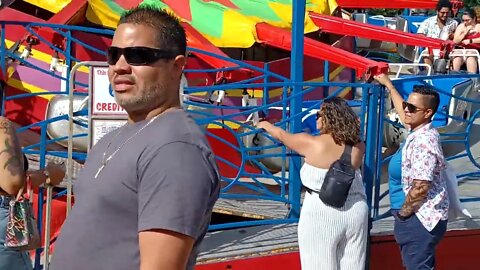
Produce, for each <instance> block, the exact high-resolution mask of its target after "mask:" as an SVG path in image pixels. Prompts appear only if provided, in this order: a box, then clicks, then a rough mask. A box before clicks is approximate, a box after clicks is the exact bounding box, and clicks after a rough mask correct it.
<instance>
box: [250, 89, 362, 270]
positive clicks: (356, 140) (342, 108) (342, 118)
mask: <svg viewBox="0 0 480 270" xmlns="http://www.w3.org/2000/svg"><path fill="white" fill-rule="evenodd" d="M257 127H258V128H263V129H265V131H266V132H268V133H269V134H270V135H271V136H272V137H274V138H276V139H278V140H279V141H281V142H282V143H283V144H284V145H285V146H287V147H288V148H290V149H292V150H293V151H295V152H297V153H299V154H300V155H302V156H304V157H305V163H304V164H303V166H302V169H301V171H300V178H301V181H302V184H303V185H304V186H305V187H306V189H307V191H308V192H307V193H306V194H305V199H304V201H303V207H302V210H301V214H300V221H299V224H298V245H299V248H300V259H301V263H302V269H303V270H315V269H322V270H330V269H332V270H336V269H363V268H364V263H365V256H366V253H365V252H366V243H367V230H368V206H367V203H366V195H365V189H364V187H363V183H362V175H361V173H360V167H361V165H362V161H363V156H364V153H365V145H364V143H363V142H362V141H361V139H360V121H359V119H358V117H357V116H356V115H355V113H354V112H353V111H352V109H351V108H350V107H349V106H348V104H347V102H346V101H345V100H344V99H342V98H339V97H332V98H327V99H325V100H324V102H323V104H322V106H321V108H320V111H319V112H318V113H317V127H318V129H319V130H320V132H321V134H320V135H318V136H312V135H309V134H305V133H300V134H291V133H288V132H286V131H284V130H283V129H281V128H279V127H276V126H274V125H272V124H271V123H269V122H266V121H263V122H260V123H259V124H258V125H257ZM347 146H351V147H352V152H351V162H352V165H353V167H354V168H355V169H356V176H355V179H354V181H353V183H352V186H351V187H350V191H349V193H348V197H347V200H346V202H345V205H344V206H343V207H341V208H335V207H331V206H328V205H326V204H324V203H323V202H322V200H321V199H320V198H319V195H318V192H319V191H320V188H321V187H322V183H323V180H324V178H325V174H326V173H327V171H328V169H329V168H330V165H331V164H332V163H334V162H335V161H337V160H338V159H339V158H340V157H341V156H342V154H343V152H344V149H345V147H347Z"/></svg>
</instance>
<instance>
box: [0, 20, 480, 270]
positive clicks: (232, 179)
mask: <svg viewBox="0 0 480 270" xmlns="http://www.w3.org/2000/svg"><path fill="white" fill-rule="evenodd" d="M12 25H16V26H24V27H26V28H28V31H29V33H31V34H34V35H36V36H37V38H39V40H40V41H41V42H42V43H45V44H47V46H48V47H50V48H52V49H54V50H55V51H57V52H59V53H60V54H62V55H63V56H64V58H65V63H66V64H67V66H68V67H71V66H72V64H73V63H74V62H78V61H81V60H86V59H77V58H76V57H72V46H73V45H77V46H83V47H84V48H85V49H86V50H90V51H91V52H94V53H99V54H104V52H103V51H101V50H99V49H96V48H93V47H92V46H90V45H88V44H85V42H83V41H81V40H78V39H74V38H72V34H73V33H74V32H75V31H83V32H86V33H94V34H102V35H111V34H112V31H106V30H99V29H92V28H85V27H77V26H65V25H50V24H38V23H22V22H0V26H1V29H2V31H1V36H2V41H1V45H2V47H0V50H1V53H0V64H1V68H2V70H6V61H5V60H6V59H7V58H11V59H14V60H15V61H18V62H19V63H21V64H22V65H23V66H24V67H28V68H29V69H32V70H36V71H40V72H41V74H43V75H44V76H46V78H50V79H52V80H53V79H55V80H60V81H64V82H65V83H66V84H67V85H69V84H70V81H69V80H70V79H69V78H70V76H66V77H64V76H59V75H57V74H55V73H54V72H51V71H50V70H47V69H44V68H41V67H38V66H36V65H34V64H32V63H29V59H28V58H27V59H22V58H20V57H19V56H18V55H17V54H15V53H14V52H8V51H6V50H4V49H3V48H5V39H4V38H5V35H6V32H8V29H9V27H10V26H12ZM36 28H49V29H54V31H55V32H56V33H59V34H61V35H63V36H64V37H67V38H68V40H67V43H68V44H69V45H68V46H66V47H65V49H64V50H62V49H58V48H56V47H55V46H54V45H53V44H51V43H49V42H48V40H45V39H44V38H41V37H40V36H39V35H38V34H36V33H37V32H35V31H36V30H35V29H36ZM296 31H300V30H299V29H297V30H296ZM297 38H300V37H297ZM300 43H301V41H298V44H297V45H298V46H299V44H300ZM52 46H53V47H52ZM189 51H190V52H192V53H194V54H205V55H208V56H212V57H216V58H219V59H222V60H224V61H229V62H231V63H232V64H234V67H229V68H222V69H187V70H185V73H187V74H188V73H202V74H205V75H209V74H216V73H218V72H222V71H236V70H240V69H242V70H249V71H252V73H253V72H255V73H258V74H259V75H257V76H256V77H252V78H248V79H245V80H243V81H241V82H226V83H224V84H216V85H211V86H203V87H187V88H186V89H185V94H187V95H188V96H190V97H192V98H191V99H190V100H187V101H185V106H187V107H188V106H191V107H190V109H187V110H189V111H190V112H192V114H193V115H194V116H195V117H196V118H197V122H198V123H199V124H200V125H209V126H210V127H211V128H210V129H207V132H206V133H207V136H208V137H209V138H210V140H213V141H216V142H217V143H218V144H222V145H223V146H224V147H226V148H229V149H230V150H231V152H233V153H236V154H237V156H235V158H234V159H232V158H231V157H228V156H221V155H218V156H217V161H218V163H219V164H222V167H223V168H227V169H229V170H232V171H234V172H235V173H234V174H235V175H234V176H231V175H229V176H228V177H227V176H224V177H223V178H222V181H223V182H224V183H225V185H224V186H223V188H222V191H221V198H223V199H232V200H234V199H239V200H244V199H249V200H264V201H269V202H276V203H279V204H284V205H285V206H286V208H287V209H289V210H290V212H289V213H288V214H286V215H285V216H284V217H282V218H275V219H265V220H256V221H245V222H235V223H224V224H215V225H211V226H210V230H218V229H228V228H234V227H243V226H254V225H265V224H280V223H292V222H297V221H298V214H299V211H300V203H301V201H300V179H299V169H300V165H301V163H300V157H299V156H298V155H296V154H294V153H291V152H290V151H289V150H287V149H286V148H285V147H284V146H283V145H282V144H280V142H278V141H276V140H275V139H273V138H272V137H271V136H268V135H266V134H264V133H262V131H260V130H258V129H256V128H254V127H253V126H252V125H251V123H250V122H247V121H246V120H247V119H249V117H251V116H252V115H256V114H257V115H266V116H270V115H274V114H275V113H277V114H278V118H279V120H278V122H277V123H276V125H278V126H281V127H283V128H285V129H289V130H290V131H292V132H295V133H298V132H301V131H303V130H305V129H306V126H305V125H306V123H307V122H308V121H309V119H310V120H311V119H312V117H313V118H314V117H315V113H314V112H315V111H316V110H317V109H318V108H319V106H320V104H321V103H322V101H323V99H324V98H325V97H326V96H335V95H339V94H341V93H342V92H344V91H345V90H355V91H351V92H359V93H361V94H362V98H361V99H359V100H355V101H353V102H350V103H351V104H352V107H355V108H357V109H358V113H359V116H360V119H361V122H362V124H361V128H362V135H363V138H364V140H365V142H366V157H365V163H364V167H363V175H364V182H365V188H366V191H367V200H368V204H369V206H370V208H371V211H372V213H371V216H372V218H373V219H379V218H382V217H384V216H385V213H380V210H381V209H380V202H381V201H382V200H384V199H385V198H386V197H387V194H388V192H383V193H382V192H381V190H380V188H381V179H382V171H381V166H382V164H384V163H385V162H388V158H386V159H383V160H382V144H383V136H382V134H383V133H384V132H383V131H384V130H385V129H386V127H387V125H396V126H398V123H392V121H390V120H388V119H385V118H384V117H383V116H384V115H385V110H386V109H387V108H386V105H387V103H386V102H387V101H386V99H385V98H384V97H385V96H384V95H385V93H384V92H383V91H382V89H381V88H380V87H379V86H376V85H372V84H364V83H339V82H323V83H313V82H303V81H302V79H301V78H303V77H302V75H301V74H302V72H301V71H299V70H298V67H296V69H295V70H294V69H292V74H296V75H295V76H293V77H292V79H289V78H286V77H285V76H282V75H279V74H277V73H275V72H271V71H270V70H269V65H268V63H267V64H265V66H264V67H257V66H253V65H250V64H248V63H245V62H242V61H238V60H234V59H230V58H227V57H224V56H218V55H215V54H213V53H210V52H205V51H200V50H197V49H194V48H189ZM298 51H300V52H301V50H300V49H298ZM298 51H297V52H298ZM297 57H299V58H301V56H300V55H298V54H297ZM298 61H300V60H298ZM292 62H293V63H296V61H292ZM326 65H327V67H328V64H326ZM67 74H68V72H67ZM325 76H326V75H325ZM477 77H478V76H477V75H471V76H470V75H455V76H434V77H413V78H404V79H399V80H396V81H395V84H396V85H397V86H398V88H399V89H402V87H401V86H402V84H407V83H409V82H412V81H415V82H419V83H425V80H442V79H447V78H448V79H452V78H453V79H462V78H477ZM325 78H327V77H325ZM73 84H74V85H82V86H86V85H87V84H86V82H85V81H75V82H73ZM436 87H437V88H438V91H439V92H440V93H441V94H442V95H443V96H444V97H449V98H450V99H452V100H453V99H456V100H462V101H465V102H469V103H471V104H478V103H480V101H476V100H475V99H471V98H468V97H464V96H461V95H452V94H451V92H450V91H448V89H444V88H442V87H439V86H437V85H436ZM232 89H237V90H238V89H257V91H258V89H260V90H261V91H262V97H260V98H258V101H259V105H248V106H242V105H240V104H239V97H234V96H230V97H229V95H228V93H230V92H232ZM46 90H47V91H45V92H42V93H27V94H19V95H12V96H4V97H3V100H2V114H4V113H5V110H4V108H5V103H6V102H7V103H8V102H14V101H15V102H16V101H18V100H23V99H28V98H30V99H32V98H35V97H37V96H43V95H52V94H56V95H61V94H64V95H68V94H69V93H70V91H73V89H67V91H66V92H62V91H58V89H46ZM277 90H278V91H280V94H278V91H277ZM216 91H226V92H227V99H228V101H229V102H224V103H222V104H214V103H211V102H209V100H208V97H209V96H210V95H211V94H212V93H214V92H216ZM275 91H277V93H276V92H275ZM205 93H206V94H205ZM319 93H321V94H319ZM75 94H78V95H85V94H82V93H75ZM307 94H318V98H310V99H309V100H306V99H305V98H304V97H305V95H307ZM193 97H195V98H193ZM198 99H201V101H202V102H199V101H198ZM192 107H195V109H192ZM441 113H442V112H439V114H441ZM479 113H480V112H479V111H475V112H473V113H471V114H470V117H469V118H468V119H462V118H461V117H459V116H457V115H448V113H447V114H446V115H447V117H448V118H450V119H452V120H455V121H458V122H463V123H464V126H465V129H464V130H462V131H456V132H448V133H447V132H445V133H442V134H443V135H444V136H449V137H452V136H456V137H459V138H455V139H448V140H444V143H449V144H454V143H459V144H462V143H463V144H464V146H465V152H466V153H460V154H457V155H455V156H452V157H449V159H460V158H468V159H469V161H470V162H471V163H472V164H474V166H476V167H477V168H480V167H479V166H478V164H477V163H476V161H475V158H474V156H473V154H472V153H471V151H470V142H469V136H470V134H471V133H472V127H473V122H474V120H475V119H476V118H477V117H478V115H479ZM81 115H88V112H87V111H86V110H79V111H77V112H75V114H74V116H75V117H76V116H81ZM67 120H69V116H68V115H62V116H59V117H54V118H51V119H47V120H44V121H39V122H37V123H34V124H31V125H29V126H25V127H22V128H21V129H19V130H18V132H19V133H21V132H25V131H26V130H31V129H39V130H37V131H38V132H39V134H40V140H39V142H38V143H35V144H32V145H30V146H27V147H25V148H24V151H25V152H26V153H29V154H37V155H39V157H40V168H44V167H45V165H46V164H45V163H46V159H45V157H46V155H52V156H57V157H64V158H65V157H67V153H66V151H63V152H62V151H51V150H48V149H47V148H48V145H51V144H55V143H57V142H59V141H60V140H64V139H66V138H65V137H63V138H53V139H51V138H48V136H47V127H48V125H50V124H54V123H56V122H58V121H67ZM77 124H79V125H83V127H84V128H85V130H87V127H86V126H85V124H84V123H82V122H77ZM213 127H215V128H213ZM218 130H222V131H223V132H222V133H217V132H216V131H218ZM311 131H312V132H314V131H313V130H311ZM226 134H227V135H226ZM256 134H257V135H262V136H264V137H265V138H266V141H267V142H268V145H263V146H262V145H246V144H245V142H247V141H248V140H247V139H246V138H248V137H251V136H254V135H256ZM80 136H87V134H86V133H84V134H75V135H74V137H75V138H77V137H80ZM229 138H233V139H229ZM272 151H274V153H271V152H272ZM74 158H75V159H84V158H85V153H81V152H76V153H75V155H74ZM265 159H275V160H276V161H278V163H279V164H281V166H280V167H281V168H280V169H279V170H278V172H276V173H272V172H271V171H270V170H269V168H268V166H266V165H265V162H263V161H264V160H265ZM287 164H288V165H287ZM478 174H479V172H478V171H474V172H469V173H466V174H465V173H462V174H460V175H459V177H466V176H478ZM245 179H248V180H249V181H244V180H245ZM266 180H268V181H270V182H272V183H275V185H277V186H278V190H276V191H272V190H271V189H269V187H268V185H267V184H265V181H266ZM235 188H239V189H240V190H242V192H238V191H235V190H236V189H235ZM64 194H65V191H61V192H59V193H58V194H56V195H55V197H58V196H61V195H64ZM43 197H44V190H43V189H40V191H39V196H38V198H39V201H38V204H39V206H40V207H39V208H38V209H39V210H38V213H37V214H38V216H39V217H42V216H43V207H42V206H43V203H44V200H43ZM465 201H471V199H468V200H465ZM370 225H371V224H370ZM39 228H40V229H42V220H41V219H39ZM42 250H43V249H39V250H37V252H36V260H35V268H36V269H40V268H41V265H40V255H41V252H42Z"/></svg>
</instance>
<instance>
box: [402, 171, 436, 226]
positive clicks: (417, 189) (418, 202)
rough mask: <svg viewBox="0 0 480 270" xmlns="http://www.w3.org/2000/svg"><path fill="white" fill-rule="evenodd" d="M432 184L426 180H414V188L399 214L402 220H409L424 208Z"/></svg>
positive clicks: (411, 189)
mask: <svg viewBox="0 0 480 270" xmlns="http://www.w3.org/2000/svg"><path fill="white" fill-rule="evenodd" d="M430 185H431V182H430V181H425V180H417V179H415V180H413V183H412V187H411V188H410V191H409V192H408V194H407V196H406V198H405V202H404V203H403V206H402V209H400V211H399V212H398V215H399V216H400V218H407V217H409V216H411V215H413V214H414V213H415V211H417V210H418V208H420V206H422V204H423V203H424V201H425V198H427V194H428V190H429V189H430Z"/></svg>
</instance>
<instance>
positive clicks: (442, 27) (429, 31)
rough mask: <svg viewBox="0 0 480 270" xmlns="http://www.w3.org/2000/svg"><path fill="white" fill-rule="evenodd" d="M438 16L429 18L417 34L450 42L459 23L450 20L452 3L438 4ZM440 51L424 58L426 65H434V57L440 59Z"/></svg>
mask: <svg viewBox="0 0 480 270" xmlns="http://www.w3.org/2000/svg"><path fill="white" fill-rule="evenodd" d="M436 10H437V15H435V16H432V17H429V18H427V19H426V20H425V21H423V22H422V23H421V24H420V26H419V27H418V30H417V33H418V34H422V35H425V36H427V37H430V38H436V39H442V40H448V39H451V38H452V35H453V32H455V28H457V25H458V23H457V21H456V20H454V19H452V18H450V14H451V11H452V3H450V1H448V0H440V1H438V3H437V7H436ZM439 54H440V50H433V55H429V56H425V57H423V61H424V62H425V64H429V65H432V63H433V57H434V56H435V57H438V56H439Z"/></svg>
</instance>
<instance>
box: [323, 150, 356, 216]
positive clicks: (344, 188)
mask: <svg viewBox="0 0 480 270" xmlns="http://www.w3.org/2000/svg"><path fill="white" fill-rule="evenodd" d="M351 153H352V146H351V145H345V149H344V150H343V154H342V156H341V157H340V159H339V160H337V161H335V162H334V163H332V165H330V168H329V169H328V172H327V174H326V175H325V179H324V180H323V184H322V188H321V189H320V192H319V193H318V194H319V197H320V199H321V200H322V202H323V203H325V204H327V205H330V206H333V207H336V208H340V207H342V206H343V205H344V204H345V201H346V200H347V197H348V192H349V191H350V187H351V186H352V183H353V180H354V179H355V168H353V165H352V161H351V159H352V158H351Z"/></svg>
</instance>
